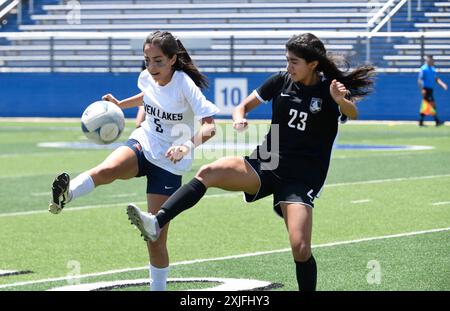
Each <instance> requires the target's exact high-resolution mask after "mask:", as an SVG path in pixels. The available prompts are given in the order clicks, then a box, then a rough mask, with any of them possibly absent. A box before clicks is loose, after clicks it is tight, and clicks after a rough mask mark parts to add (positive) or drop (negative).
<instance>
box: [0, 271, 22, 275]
mask: <svg viewBox="0 0 450 311" xmlns="http://www.w3.org/2000/svg"><path fill="white" fill-rule="evenodd" d="M17 272H19V271H15V270H0V276H3V275H9V274H13V273H17Z"/></svg>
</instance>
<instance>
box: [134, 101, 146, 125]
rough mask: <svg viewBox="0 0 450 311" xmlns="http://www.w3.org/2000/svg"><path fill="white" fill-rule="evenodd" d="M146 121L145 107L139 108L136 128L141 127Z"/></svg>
mask: <svg viewBox="0 0 450 311" xmlns="http://www.w3.org/2000/svg"><path fill="white" fill-rule="evenodd" d="M144 120H145V110H144V106H139V110H138V112H137V115H136V128H138V127H140V126H141V123H142V122H144Z"/></svg>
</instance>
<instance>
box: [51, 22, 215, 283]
mask: <svg viewBox="0 0 450 311" xmlns="http://www.w3.org/2000/svg"><path fill="white" fill-rule="evenodd" d="M143 50H144V59H145V67H146V70H144V71H142V72H141V74H140V76H139V79H138V83H137V85H138V88H139V89H140V91H141V92H140V93H139V94H137V95H135V96H132V97H130V98H127V99H124V100H120V101H119V100H117V99H116V98H115V97H114V96H113V95H111V94H107V95H104V96H103V97H102V99H103V100H107V101H111V102H113V103H114V104H116V105H117V106H119V107H120V108H122V109H126V108H131V107H136V106H141V105H143V106H144V111H145V114H146V117H145V120H144V121H143V122H142V123H141V126H140V127H139V128H137V129H135V130H134V131H133V132H132V134H131V136H130V137H129V139H128V141H127V142H126V143H125V144H124V145H123V146H121V147H119V148H117V149H116V150H114V151H113V152H112V153H111V154H110V155H109V156H108V157H107V158H106V159H105V160H104V161H103V163H101V164H99V165H97V166H96V167H94V168H92V169H90V170H88V171H86V172H84V173H82V174H80V175H78V176H77V177H76V178H74V179H73V180H72V181H71V180H70V177H69V175H68V174H67V173H61V174H59V175H58V176H57V177H56V178H55V180H54V182H53V184H52V198H51V201H50V204H49V211H50V212H51V213H53V214H58V213H60V212H61V211H62V210H63V208H64V207H65V205H66V204H67V203H69V202H70V201H73V200H75V199H76V198H78V197H80V196H83V195H86V194H88V193H89V192H91V191H92V190H94V188H95V187H98V186H100V185H104V184H109V183H111V182H113V181H115V180H116V179H130V178H133V177H141V176H146V177H147V191H146V193H147V207H148V211H149V212H151V213H157V212H158V211H159V209H160V207H161V205H162V204H163V203H164V202H165V201H166V200H167V199H168V198H169V196H170V195H171V194H173V193H174V192H175V191H176V190H177V189H178V188H179V187H180V186H181V176H182V175H183V174H184V173H186V172H188V171H189V170H190V168H191V165H192V159H193V151H194V149H195V147H197V146H199V145H201V144H202V143H204V142H205V141H207V140H208V139H210V138H211V137H212V136H213V135H214V133H215V123H214V119H213V116H214V115H215V114H216V113H217V112H218V109H217V107H216V106H215V105H214V104H212V103H211V102H210V101H208V100H207V99H206V98H205V96H204V95H203V94H202V92H201V89H203V88H206V87H207V81H206V78H205V76H203V75H202V74H201V73H200V72H199V71H198V69H197V68H196V67H195V65H194V64H193V62H192V60H191V57H190V56H189V54H188V52H187V51H186V49H185V48H184V46H183V44H182V43H181V41H180V40H178V39H176V38H175V37H174V36H172V34H171V33H169V32H161V31H155V32H153V33H151V34H150V35H149V36H148V37H147V38H146V40H145V42H144V48H143ZM196 120H198V121H200V124H201V127H200V129H199V131H198V132H196V133H195V132H194V123H195V122H197V121H196ZM127 213H128V217H129V219H130V220H132V222H133V223H134V224H135V225H136V226H137V227H138V228H139V230H143V226H144V225H146V224H147V223H148V220H147V219H145V218H139V221H136V220H137V219H138V218H137V217H138V216H140V213H141V211H140V210H139V208H138V207H136V206H135V205H133V204H130V205H129V206H128V208H127ZM167 232H168V226H166V227H165V228H164V229H163V230H161V232H160V236H161V238H160V239H159V240H158V241H156V242H153V241H148V244H147V246H148V252H149V257H150V267H149V272H150V278H151V282H150V284H151V285H150V288H151V290H157V291H161V290H165V289H166V284H167V277H168V273H169V255H168V252H167V246H166V241H167ZM146 240H148V239H147V238H146Z"/></svg>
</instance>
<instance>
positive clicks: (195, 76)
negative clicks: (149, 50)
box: [144, 30, 208, 89]
mask: <svg viewBox="0 0 450 311" xmlns="http://www.w3.org/2000/svg"><path fill="white" fill-rule="evenodd" d="M145 44H157V45H158V46H159V47H160V48H161V50H162V51H163V53H164V54H165V55H166V56H167V57H169V58H172V57H173V56H174V55H177V60H176V62H175V64H174V65H173V69H174V70H181V71H183V72H185V73H186V74H187V75H188V76H189V77H190V78H191V79H192V80H193V81H194V83H195V85H197V86H198V87H199V88H201V89H205V88H207V87H208V81H207V79H206V77H205V76H204V75H203V74H202V73H200V71H199V70H198V69H197V67H196V66H195V65H194V62H193V61H192V59H191V57H190V56H189V53H188V52H187V51H186V49H185V48H184V46H183V44H182V43H181V41H180V39H178V38H175V37H174V36H173V35H172V34H171V33H170V32H168V31H159V30H158V31H155V32H152V33H151V34H150V35H149V36H148V37H147V39H146V40H145V43H144V46H145Z"/></svg>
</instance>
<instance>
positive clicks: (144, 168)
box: [125, 139, 182, 196]
mask: <svg viewBox="0 0 450 311" xmlns="http://www.w3.org/2000/svg"><path fill="white" fill-rule="evenodd" d="M125 146H127V147H129V148H130V149H131V150H133V151H134V153H135V154H136V157H137V159H138V167H139V171H138V174H137V175H136V177H141V176H147V193H153V194H162V195H167V196H170V195H172V194H173V193H174V192H175V191H177V189H178V188H180V187H181V178H182V177H181V176H180V175H175V174H173V173H171V172H168V171H166V170H165V169H163V168H160V167H159V166H156V165H154V164H153V163H150V162H149V161H148V160H147V159H146V158H145V155H144V151H143V150H142V146H141V144H140V143H139V142H138V141H137V140H135V139H129V140H127V142H126V143H125Z"/></svg>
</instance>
